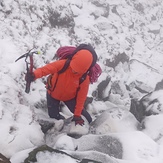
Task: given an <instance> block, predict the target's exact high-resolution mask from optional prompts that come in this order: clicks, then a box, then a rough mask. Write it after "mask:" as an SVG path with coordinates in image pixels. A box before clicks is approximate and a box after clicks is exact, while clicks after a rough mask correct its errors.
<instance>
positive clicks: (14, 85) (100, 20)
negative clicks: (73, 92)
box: [0, 0, 163, 163]
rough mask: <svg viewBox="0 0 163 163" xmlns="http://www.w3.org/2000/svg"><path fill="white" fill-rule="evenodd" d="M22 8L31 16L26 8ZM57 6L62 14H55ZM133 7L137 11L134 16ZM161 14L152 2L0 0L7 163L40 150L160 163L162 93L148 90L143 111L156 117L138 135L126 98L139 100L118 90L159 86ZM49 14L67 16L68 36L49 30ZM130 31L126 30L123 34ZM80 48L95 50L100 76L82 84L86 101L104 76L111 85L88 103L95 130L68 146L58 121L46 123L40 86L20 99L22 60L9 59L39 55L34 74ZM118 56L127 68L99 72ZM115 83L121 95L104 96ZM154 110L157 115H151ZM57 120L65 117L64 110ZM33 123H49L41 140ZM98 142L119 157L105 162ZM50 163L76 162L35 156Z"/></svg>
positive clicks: (162, 74)
mask: <svg viewBox="0 0 163 163" xmlns="http://www.w3.org/2000/svg"><path fill="white" fill-rule="evenodd" d="M29 5H31V6H33V9H32V8H30V7H27V6H29ZM107 5H108V6H109V7H108V8H107ZM141 5H142V6H141ZM47 6H48V7H47ZM60 6H61V7H62V9H63V10H60ZM136 6H137V7H138V6H139V7H142V8H139V10H138V8H136ZM114 7H115V8H114ZM162 7H163V3H162V1H159V0H157V1H155V0H151V1H150V3H149V1H147V0H144V1H143V2H142V1H135V2H133V1H131V0H123V1H120V0H116V1H115V0H108V1H106V0H99V1H96V0H93V1H92V2H91V1H86V0H78V1H75V0H73V1H71V2H70V1H68V0H64V1H53V0H51V1H46V0H43V1H38V2H36V1H33V0H30V1H28V2H26V1H25V0H22V1H21V2H16V1H11V0H5V1H2V2H1V4H0V10H3V11H4V12H1V13H0V15H1V19H0V22H1V27H0V30H1V34H0V61H1V64H0V83H1V86H0V153H1V154H3V155H5V156H6V157H7V158H9V159H10V161H11V162H12V163H20V162H23V160H24V159H26V158H27V157H28V153H29V152H31V151H32V150H33V149H35V148H37V147H39V146H41V145H44V144H48V145H49V146H51V147H53V148H54V149H60V150H64V151H65V152H66V153H69V154H70V155H72V156H77V155H78V156H79V157H80V158H81V159H82V158H89V159H94V160H98V161H100V160H101V161H103V160H105V161H106V160H108V161H109V160H110V162H111V161H112V162H113V163H114V162H118V163H137V162H140V163H162V162H163V127H162V124H163V108H162V105H163V103H162V100H163V91H162V90H160V91H156V92H155V93H153V94H152V95H151V96H150V97H149V100H151V101H152V100H153V99H157V100H158V101H159V103H154V104H152V105H149V106H148V107H147V109H148V110H150V109H153V110H156V112H157V113H158V115H152V116H149V117H146V118H145V119H144V121H143V125H144V126H145V128H142V129H141V130H140V129H139V128H138V126H139V123H138V122H137V121H136V119H135V118H134V116H133V115H132V114H131V113H130V112H129V111H128V110H129V106H130V96H132V97H136V98H137V99H140V98H141V97H142V95H144V94H141V93H140V92H138V91H137V90H135V89H132V90H131V91H130V92H129V93H128V92H127V90H126V88H125V84H127V85H132V84H133V82H135V84H136V85H137V86H139V87H143V88H144V89H145V90H146V91H147V92H150V91H154V88H155V86H156V84H157V82H159V81H161V80H162V79H163V69H162V67H163V56H162V53H163V48H162V47H163V44H162V35H163V32H162V31H163V27H162ZM54 8H57V9H58V12H61V13H62V14H61V16H60V17H59V18H63V17H65V16H70V15H71V14H72V15H73V20H74V23H75V27H74V31H73V32H74V33H73V32H72V31H71V30H70V28H72V27H67V28H68V30H67V29H66V28H61V27H60V26H57V27H55V28H54V27H51V25H50V23H49V20H48V11H49V10H50V9H54ZM108 10H109V11H108ZM10 12H11V13H10ZM107 12H108V13H107ZM143 12H144V14H143ZM107 14H108V15H107ZM154 17H155V20H153V19H154ZM46 18H47V20H46V21H45V20H44V19H46ZM59 18H58V19H59ZM132 23H133V24H132ZM131 25H133V27H129V26H131ZM69 30H70V31H71V32H70V31H69ZM149 31H150V32H149ZM151 31H155V32H151ZM81 42H91V43H92V44H93V45H94V46H95V47H96V50H97V52H98V54H99V64H100V65H101V67H102V70H103V73H102V75H101V76H100V78H99V80H98V82H97V83H95V84H94V85H90V88H89V93H88V95H89V96H92V92H94V91H95V90H96V89H97V86H98V84H99V83H100V82H101V81H103V80H105V79H106V78H107V77H108V76H111V83H109V85H108V86H107V87H106V89H105V90H104V92H103V95H104V96H105V97H107V96H109V99H108V100H106V101H102V100H98V99H96V98H95V97H94V100H93V103H92V104H89V107H88V111H89V112H90V114H91V115H92V117H93V120H95V121H94V125H95V127H96V128H93V129H92V130H91V132H92V133H89V134H88V135H86V136H83V137H81V138H78V139H74V138H71V137H70V136H68V135H66V134H65V133H62V132H61V130H62V127H63V121H55V120H51V119H50V118H49V117H48V115H47V110H46V90H45V86H44V84H43V79H40V80H37V81H36V82H34V83H32V85H31V92H30V93H29V94H26V93H25V92H24V90H25V81H24V74H25V72H26V67H25V62H24V60H23V59H22V60H19V61H18V62H15V60H16V59H17V58H18V57H19V56H20V55H22V54H24V53H25V52H26V51H28V50H29V49H31V48H33V47H35V49H36V50H40V51H41V53H42V54H41V55H40V56H39V55H35V56H34V62H35V63H34V64H35V67H40V66H43V65H44V64H45V63H48V62H51V61H52V58H53V56H54V54H55V51H56V49H57V48H58V47H59V46H61V45H71V44H72V45H75V44H77V43H81ZM123 52H125V53H126V54H127V55H128V56H129V57H130V65H129V66H126V65H125V64H119V65H118V66H117V67H116V68H115V69H112V68H110V67H107V66H106V65H105V59H110V60H113V58H114V56H115V55H117V54H118V53H123ZM147 65H148V66H147ZM115 81H120V82H119V86H120V89H121V94H116V93H114V92H111V93H110V94H109V91H110V88H111V84H112V83H113V82H115ZM158 106H159V107H160V110H157V108H158ZM63 114H67V116H70V115H71V114H70V113H68V111H66V108H64V111H63ZM39 119H44V120H48V121H49V122H53V123H54V124H55V127H54V128H53V130H51V132H49V133H48V134H49V135H46V137H45V135H44V133H43V132H42V130H41V126H40V125H39V123H38V121H39ZM92 125H93V124H92ZM87 127H88V126H87ZM65 130H67V128H66V129H65ZM103 137H114V138H117V140H119V141H120V142H121V143H122V146H123V155H122V158H115V157H111V156H109V155H108V154H107V153H106V152H105V149H109V147H108V146H109V145H110V144H109V143H108V142H105V141H104V142H103V144H102V145H104V146H102V147H101V146H100V144H98V143H99V140H101V141H102V140H103V139H102V138H103ZM100 138H101V139H100ZM47 139H49V141H47ZM95 142H96V143H95ZM99 147H101V148H100V149H99ZM94 149H96V150H94ZM54 160H55V162H62V163H77V162H79V160H77V159H75V158H72V157H70V156H68V155H65V154H58V153H55V152H52V153H50V152H48V151H45V152H38V154H37V163H51V162H54ZM103 163H105V162H104V161H103Z"/></svg>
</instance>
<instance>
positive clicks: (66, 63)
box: [58, 58, 72, 74]
mask: <svg viewBox="0 0 163 163" xmlns="http://www.w3.org/2000/svg"><path fill="white" fill-rule="evenodd" d="M71 59H72V58H68V59H67V60H66V62H65V64H64V65H63V67H62V69H61V70H59V71H58V74H62V73H63V72H65V71H66V70H67V68H68V66H69V65H70V62H71Z"/></svg>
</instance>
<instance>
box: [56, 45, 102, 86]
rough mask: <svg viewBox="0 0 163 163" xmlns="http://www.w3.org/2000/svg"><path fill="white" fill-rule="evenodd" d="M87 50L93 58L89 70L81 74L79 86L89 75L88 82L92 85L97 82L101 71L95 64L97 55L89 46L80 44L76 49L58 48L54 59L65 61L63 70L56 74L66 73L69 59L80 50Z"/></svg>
mask: <svg viewBox="0 0 163 163" xmlns="http://www.w3.org/2000/svg"><path fill="white" fill-rule="evenodd" d="M83 49H85V50H88V51H90V52H91V54H92V56H93V61H92V64H91V66H90V67H89V69H88V70H87V72H86V73H84V74H83V76H82V77H81V79H80V82H79V83H80V84H81V83H82V82H83V81H84V80H85V79H86V76H87V75H89V78H90V82H91V83H94V82H96V81H97V79H98V77H99V76H100V75H101V73H102V70H101V68H100V66H99V65H98V64H97V63H96V62H97V54H96V52H95V50H94V48H93V47H92V46H91V45H90V44H80V45H79V46H78V47H74V46H63V47H60V48H59V49H58V50H57V52H56V57H57V58H58V59H67V60H66V62H65V65H64V66H63V68H62V69H61V70H60V71H59V72H58V74H61V73H63V72H64V71H66V69H67V68H68V67H69V65H70V62H71V59H72V58H73V56H74V55H75V54H76V53H77V52H78V51H80V50H83Z"/></svg>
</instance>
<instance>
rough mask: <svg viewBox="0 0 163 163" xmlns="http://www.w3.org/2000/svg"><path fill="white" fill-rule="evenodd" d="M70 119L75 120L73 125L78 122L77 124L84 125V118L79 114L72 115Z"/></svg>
mask: <svg viewBox="0 0 163 163" xmlns="http://www.w3.org/2000/svg"><path fill="white" fill-rule="evenodd" d="M72 121H74V122H75V126H76V125H77V124H79V125H81V126H83V125H84V120H83V119H82V117H81V116H76V115H74V117H73V119H72Z"/></svg>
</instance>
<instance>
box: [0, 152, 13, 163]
mask: <svg viewBox="0 0 163 163" xmlns="http://www.w3.org/2000/svg"><path fill="white" fill-rule="evenodd" d="M0 163H11V162H10V160H9V159H8V158H6V157H5V156H4V155H2V154H1V153H0Z"/></svg>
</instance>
